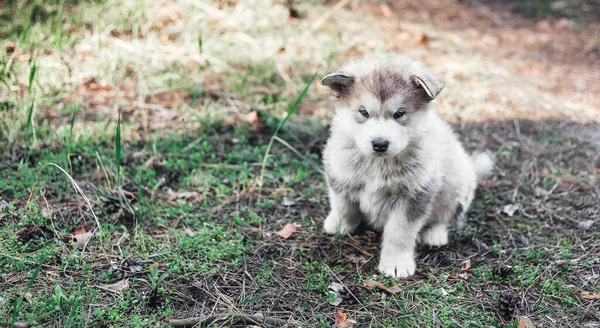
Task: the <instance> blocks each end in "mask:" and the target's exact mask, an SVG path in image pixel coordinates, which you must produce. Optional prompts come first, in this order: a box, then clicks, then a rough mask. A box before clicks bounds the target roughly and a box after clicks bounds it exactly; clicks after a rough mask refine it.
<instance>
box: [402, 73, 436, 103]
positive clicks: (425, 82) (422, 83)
mask: <svg viewBox="0 0 600 328" xmlns="http://www.w3.org/2000/svg"><path fill="white" fill-rule="evenodd" d="M410 79H411V81H412V82H413V83H414V84H415V85H416V86H417V87H418V88H421V89H423V91H425V94H426V95H427V97H428V98H429V101H431V100H433V99H435V97H437V95H438V94H439V93H440V92H442V89H444V84H443V83H442V82H440V81H439V80H438V79H437V78H436V77H435V76H434V75H433V73H431V72H430V71H428V70H425V69H423V70H422V71H421V72H420V73H419V74H415V75H413V76H411V77H410Z"/></svg>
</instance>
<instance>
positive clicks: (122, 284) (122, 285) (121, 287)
mask: <svg viewBox="0 0 600 328" xmlns="http://www.w3.org/2000/svg"><path fill="white" fill-rule="evenodd" d="M98 288H100V289H104V290H106V291H109V292H111V293H115V294H118V293H122V292H124V291H126V290H128V289H129V278H128V279H124V280H121V281H117V282H115V283H114V284H108V285H98Z"/></svg>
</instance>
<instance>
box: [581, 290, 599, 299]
mask: <svg viewBox="0 0 600 328" xmlns="http://www.w3.org/2000/svg"><path fill="white" fill-rule="evenodd" d="M581 298H583V299H584V300H600V294H596V293H592V292H586V291H582V292H581Z"/></svg>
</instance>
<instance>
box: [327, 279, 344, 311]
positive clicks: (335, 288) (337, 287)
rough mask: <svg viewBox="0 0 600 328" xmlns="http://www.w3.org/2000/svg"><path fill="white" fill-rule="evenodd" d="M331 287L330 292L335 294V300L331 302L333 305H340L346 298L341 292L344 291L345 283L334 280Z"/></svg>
mask: <svg viewBox="0 0 600 328" xmlns="http://www.w3.org/2000/svg"><path fill="white" fill-rule="evenodd" d="M329 289H330V291H329V294H330V295H333V300H331V301H329V304H331V305H333V306H338V305H340V304H341V303H342V301H343V300H344V298H343V297H342V295H341V292H342V291H344V285H342V284H339V283H337V282H333V283H331V285H329Z"/></svg>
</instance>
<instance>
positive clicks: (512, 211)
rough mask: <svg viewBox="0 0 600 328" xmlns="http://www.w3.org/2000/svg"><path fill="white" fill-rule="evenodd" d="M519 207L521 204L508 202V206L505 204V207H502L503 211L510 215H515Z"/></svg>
mask: <svg viewBox="0 0 600 328" xmlns="http://www.w3.org/2000/svg"><path fill="white" fill-rule="evenodd" d="M518 209H519V204H508V205H506V206H504V208H503V209H502V213H504V214H506V215H508V216H513V215H515V212H516V211H517V210H518Z"/></svg>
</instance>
